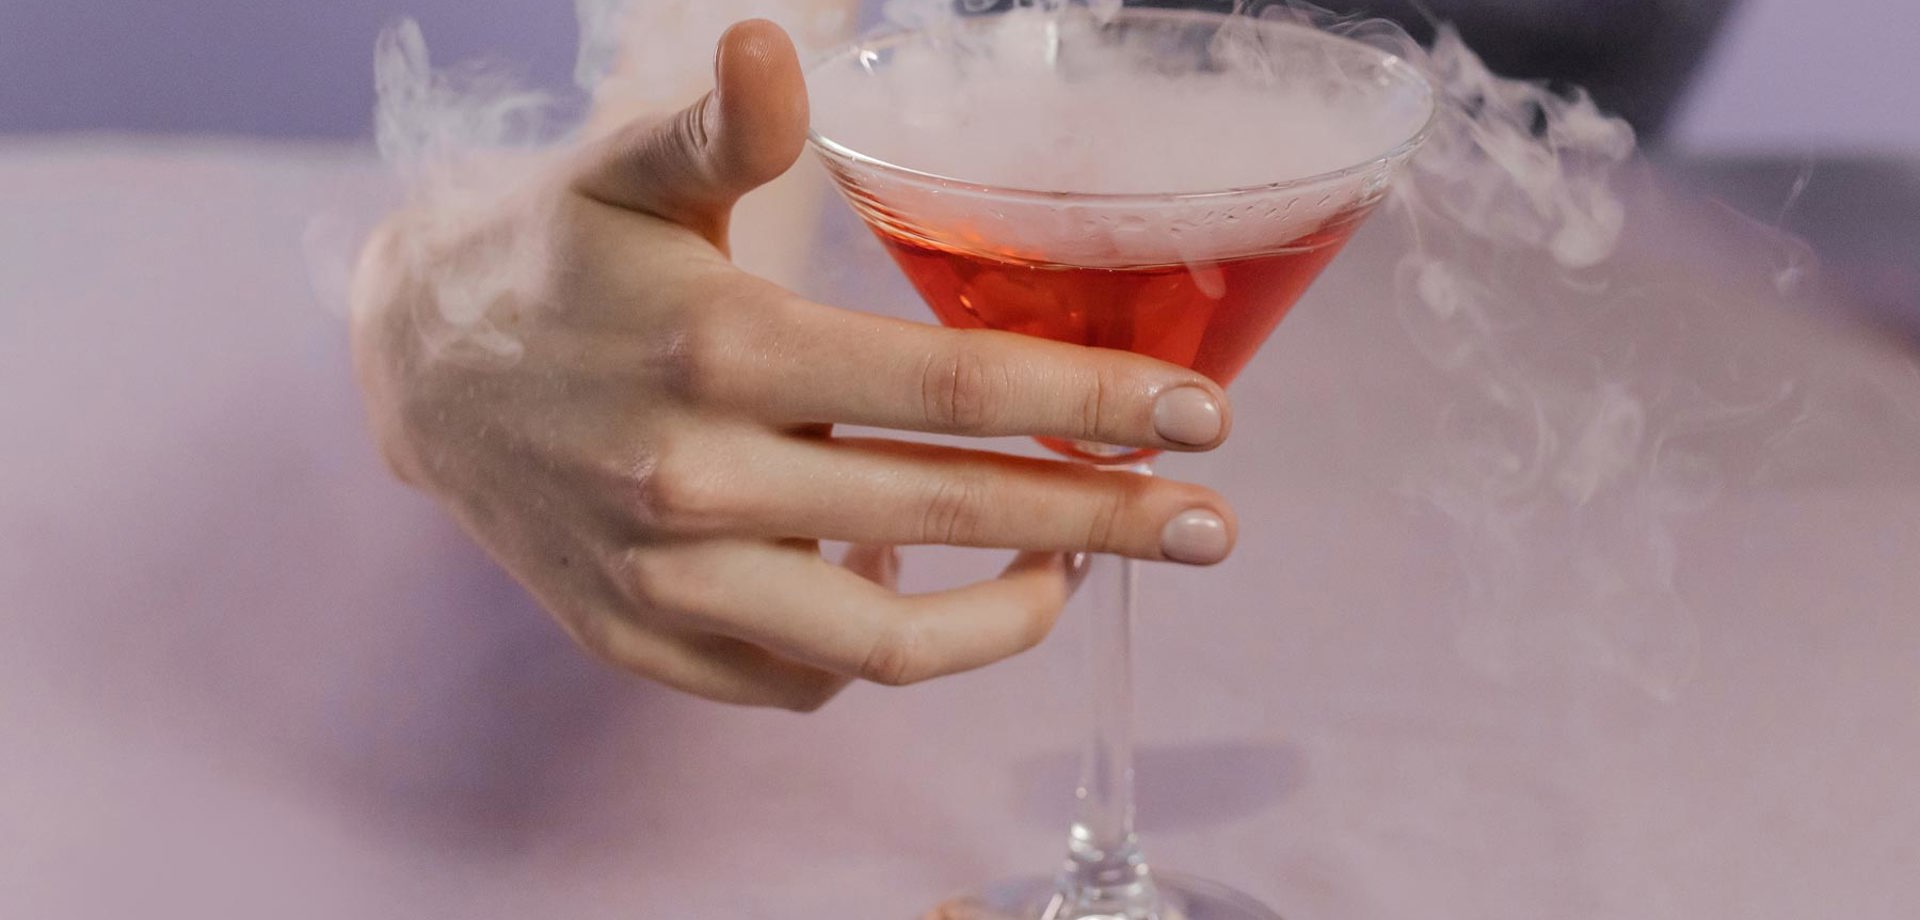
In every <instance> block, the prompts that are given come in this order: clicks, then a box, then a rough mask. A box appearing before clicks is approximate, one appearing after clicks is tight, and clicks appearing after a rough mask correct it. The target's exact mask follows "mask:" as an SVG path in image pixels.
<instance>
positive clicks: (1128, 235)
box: [808, 7, 1436, 920]
mask: <svg viewBox="0 0 1920 920" xmlns="http://www.w3.org/2000/svg"><path fill="white" fill-rule="evenodd" d="M808 80H809V83H810V85H811V87H812V92H813V94H814V98H815V106H814V112H815V118H814V131H813V134H812V145H813V147H814V149H815V151H816V152H817V153H818V154H819V156H820V157H821V158H822V160H824V162H825V163H826V166H827V168H828V170H829V172H830V173H831V174H832V176H833V178H834V180H835V182H836V184H837V186H838V187H839V189H840V191H841V192H842V193H843V194H844V196H845V197H846V199H847V201H848V202H849V203H850V204H851V205H852V206H853V208H854V210H855V211H856V212H858V213H859V215H860V216H861V217H862V218H863V219H864V220H865V221H866V223H867V225H868V226H869V228H870V229H872V231H873V232H874V234H875V235H876V236H877V237H878V238H879V239H880V241H881V242H882V243H883V244H884V245H885V246H886V248H887V250H888V251H889V252H890V253H891V254H892V256H893V258H894V260H895V261H896V262H897V263H898V264H899V265H900V267H901V269H902V270H903V271H904V272H905V273H906V275H907V276H908V277H909V278H910V279H911V280H912V282H913V283H914V285H915V286H916V287H917V288H918V289H919V291H920V293H921V295H922V296H923V297H924V298H925V299H926V301H927V303H928V305H929V306H931V307H932V309H933V311H934V313H935V314H936V315H938V316H939V318H940V320H941V321H942V322H944V323H946V324H947V325H950V326H956V327H965V328H990V329H999V330H1005V331H1013V332H1020V333H1026V334H1030V335H1035V336H1041V337H1044V338H1048V339H1054V340H1057V341H1064V342H1071V343H1074V344H1079V345H1086V346H1094V347H1101V348H1113V349H1123V350H1127V351H1133V352H1138V353H1141V354H1145V355H1150V356H1152V357H1155V358H1160V359H1162V360H1165V361H1169V362H1173V363H1175V364H1180V365H1184V366H1187V367H1190V368H1193V369H1195V370H1197V371H1200V372H1201V373H1204V374H1206V375H1208V376H1209V377H1211V378H1212V379H1214V380H1215V381H1217V382H1219V383H1220V384H1221V385H1223V386H1224V385H1226V384H1228V383H1230V382H1231V381H1232V380H1233V378H1234V376H1235V375H1237V374H1238V373H1239V371H1240V370H1241V368H1242V367H1244V366H1245V364H1246V363H1247V361H1248V360H1249V359H1250V358H1251V357H1252V356H1253V354H1254V352H1255V351H1256V350H1258V348H1259V347H1260V345H1261V343H1262V342H1263V341H1265V339H1266V338H1267V335H1268V334H1269V333H1270V332H1272V331H1273V329H1274V327H1275V326H1276V325H1278V323H1279V322H1280V320H1281V318H1282V317H1283V316H1284V315H1285V314H1286V312H1287V311H1288V309H1289V308H1291V307H1292V306H1293V304H1294V302H1295V301H1297V300H1298V299H1299V298H1300V295H1301V294H1303V293H1304V292H1305V290H1306V289H1307V287H1308V285H1309V284H1311V283H1312V281H1313V280H1314V279H1315V278H1316V277H1317V276H1318V275H1319V274H1320V272H1321V270H1322V269H1323V268H1325V267H1326V265H1327V263H1328V262H1330V261H1331V260H1332V259H1333V257H1334V256H1335V255H1336V254H1337V253H1338V252H1339V250H1340V248H1341V247H1342V246H1343V245H1344V244H1345V243H1346V241H1347V239H1348V238H1349V237H1350V236H1351V235H1352V234H1353V233H1354V231H1355V230H1356V229H1357V228H1358V227H1359V226H1360V224H1361V222H1362V221H1363V220H1364V219H1365V218H1366V216H1367V215H1368V214H1369V212H1371V211H1372V210H1373V209H1374V208H1375V206H1376V205H1378V204H1379V203H1380V202H1381V201H1382V199H1383V198H1384V197H1385V195H1386V193H1387V190H1388V187H1389V184H1390V183H1391V181H1392V179H1393V178H1394V176H1395V175H1396V173H1397V172H1398V171H1399V169H1400V168H1401V167H1402V166H1403V165H1404V163H1405V161H1406V160H1407V159H1409V158H1410V157H1411V156H1412V155H1413V154H1414V152H1415V150H1416V149H1417V148H1418V147H1419V146H1420V144H1421V142H1422V141H1423V140H1424V139H1425V137H1426V135H1427V132H1428V130H1429V126H1430V124H1431V122H1432V118H1433V115H1434V112H1435V111H1436V103H1435V99H1434V94H1433V90H1432V87H1431V85H1430V84H1429V83H1428V82H1427V81H1426V80H1425V79H1424V78H1423V76H1422V75H1421V74H1420V73H1419V72H1418V71H1417V70H1416V69H1415V68H1414V67H1413V66H1411V65H1410V64H1408V63H1407V62H1406V61H1405V60H1403V59H1401V58H1400V57H1398V56H1396V55H1394V54H1393V53H1391V52H1390V51H1387V50H1384V49H1382V48H1378V47H1375V46H1373V45H1370V44H1367V43H1366V42H1364V41H1360V40H1356V39H1355V38H1353V37H1349V36H1344V35H1339V34H1335V33H1332V32H1329V31H1324V30H1322V29H1320V28H1317V27H1315V26H1313V25H1311V24H1308V23H1306V22H1303V21H1284V20H1268V19H1248V18H1245V17H1233V16H1226V15H1222V14H1210V13H1197V12H1174V11H1166V10H1148V9H1124V10H1118V11H1112V10H1109V11H1108V12H1107V13H1106V14H1105V15H1099V14H1097V13H1096V12H1094V11H1093V10H1089V9H1084V8H1076V7H1067V8H1065V9H1058V8H1056V9H1054V10H1052V11H1049V12H1044V13H1041V12H1037V11H1032V10H1028V11H1024V12H1016V13H1006V14H999V15H992V16H980V17H961V18H949V19H945V20H942V21H940V22H938V23H936V24H933V25H929V26H925V27H921V28H913V29H895V30H892V31H883V32H879V33H875V34H872V35H869V36H867V37H866V38H863V39H862V40H860V41H859V42H857V43H856V44H855V45H854V46H853V47H851V48H848V49H845V50H843V51H840V52H838V53H835V54H833V55H831V56H829V57H828V58H826V59H825V60H824V62H823V63H821V64H819V65H817V66H816V67H814V68H813V69H812V70H811V71H810V72H809V75H808ZM1121 85H1125V86H1126V87H1128V89H1127V90H1126V91H1127V92H1133V91H1134V90H1133V89H1132V88H1133V87H1136V86H1137V87H1138V88H1139V92H1141V93H1143V94H1151V93H1156V92H1160V91H1163V90H1164V91H1166V92H1171V93H1176V94H1178V93H1201V94H1206V93H1212V94H1213V95H1212V97H1211V98H1210V100H1209V101H1210V104H1215V105H1218V104H1231V102H1232V100H1235V99H1245V100H1258V101H1260V102H1262V103H1264V102H1267V101H1273V102H1275V103H1278V102H1279V101H1280V100H1282V99H1283V98H1284V99H1286V100H1289V101H1288V103H1287V104H1288V105H1295V106H1305V108H1296V109H1294V111H1298V112H1302V113H1306V112H1309V111H1311V112H1313V113H1316V114H1315V116H1314V117H1313V118H1303V119H1302V120H1301V121H1300V123H1299V124H1298V125H1297V126H1296V127H1298V129H1299V130H1300V131H1301V132H1308V133H1307V134H1303V135H1301V136H1299V137H1298V138H1297V143H1298V144H1300V145H1305V146H1308V147H1310V146H1312V145H1314V144H1315V143H1317V142H1318V139H1316V138H1315V137H1313V136H1311V134H1310V132H1312V131H1314V130H1315V127H1314V126H1315V125H1316V124H1318V125H1322V126H1325V125H1328V124H1338V125H1340V126H1342V128H1343V133H1345V134H1347V135H1349V138H1348V140H1349V141H1353V140H1354V139H1355V138H1358V139H1359V141H1358V142H1357V143H1348V144H1346V146H1345V148H1344V149H1336V150H1331V151H1325V150H1323V151H1321V155H1320V159H1319V160H1318V161H1317V162H1316V161H1315V160H1314V158H1313V157H1311V156H1308V157H1299V156H1288V155H1287V154H1288V150H1287V147H1286V144H1287V143H1288V142H1287V140H1286V129H1287V127H1288V126H1287V125H1285V124H1272V125H1267V126H1265V129H1264V130H1248V131H1237V130H1236V131H1229V132H1226V133H1225V134H1223V135H1222V136H1223V137H1224V138H1225V140H1224V141H1223V142H1222V144H1223V145H1222V146H1221V147H1219V148H1216V149H1215V150H1214V151H1210V152H1208V153H1207V156H1208V158H1209V160H1210V158H1211V154H1212V153H1218V154H1220V158H1221V163H1213V162H1211V161H1209V162H1205V163H1202V162H1196V161H1195V158H1194V156H1193V154H1192V153H1191V152H1189V153H1188V154H1187V159H1186V160H1185V161H1184V163H1183V162H1182V161H1181V159H1180V154H1179V153H1178V151H1177V150H1176V151H1175V153H1174V154H1173V155H1172V158H1171V159H1169V160H1168V162H1167V164H1166V169H1164V170H1162V171H1161V172H1160V173H1159V174H1157V175H1156V174H1154V173H1153V170H1152V169H1147V170H1145V171H1144V172H1143V171H1142V169H1141V168H1140V165H1141V163H1147V164H1148V165H1149V166H1151V162H1152V157H1144V158H1143V157H1141V156H1134V157H1131V158H1127V157H1116V156H1114V155H1113V148H1112V147H1111V146H1110V144H1111V143H1134V144H1139V143H1143V142H1151V141H1150V138H1151V136H1152V134H1153V132H1163V133H1162V134H1161V135H1160V136H1162V137H1166V138H1179V137H1181V136H1182V135H1179V134H1178V133H1177V132H1181V131H1182V130H1183V125H1182V123H1181V120H1180V118H1178V117H1169V116H1177V115H1178V112H1179V111H1180V109H1179V107H1178V106H1173V107H1169V106H1168V105H1166V104H1165V103H1166V101H1167V100H1166V99H1164V98H1163V99H1161V100H1160V102H1159V103H1157V104H1150V102H1149V101H1148V100H1146V99H1144V98H1142V100H1141V101H1140V102H1139V105H1141V106H1142V107H1143V109H1153V111H1142V113H1141V117H1142V118H1147V119H1149V120H1151V121H1152V122H1153V124H1151V125H1148V126H1146V130H1145V131H1144V133H1143V126H1142V125H1140V124H1137V123H1129V122H1128V121H1127V120H1126V119H1125V118H1114V117H1106V118H1083V119H1081V120H1080V122H1076V123H1075V130H1074V131H1072V132H1067V133H1061V134H1056V135H1054V136H1051V137H1049V138H1047V139H1045V140H1044V141H1042V140H1039V139H1038V135H1039V134H1045V133H1047V132H1044V131H1040V132H1035V136H1034V137H1032V138H1029V137H1023V136H1020V135H1019V134H1017V133H1016V134H1012V135H1010V136H1003V137H997V138H991V139H984V138H981V137H979V136H976V135H970V134H969V133H968V132H972V131H978V130H980V129H981V127H982V125H983V123H984V122H983V120H982V119H981V118H979V117H977V116H979V115H980V114H981V113H982V112H983V111H985V110H984V109H982V108H981V107H991V106H996V105H1019V106H1026V107H1028V109H1030V110H1032V112H1037V113H1038V114H1039V115H1041V116H1044V115H1045V114H1046V111H1045V107H1046V106H1047V105H1065V106H1068V107H1072V106H1074V105H1077V102H1076V100H1077V99H1078V98H1080V97H1081V96H1084V98H1086V99H1087V100H1088V104H1089V105H1092V104H1093V100H1094V99H1095V97H1096V96H1099V97H1101V99H1100V103H1099V104H1101V105H1104V106H1106V107H1108V108H1109V109H1113V108H1114V107H1115V106H1119V107H1120V109H1121V111H1120V112H1119V113H1118V114H1122V115H1124V114H1125V112H1124V109H1125V108H1126V107H1127V106H1129V105H1130V104H1131V103H1129V102H1128V101H1127V100H1126V99H1125V98H1119V99H1116V98H1115V96H1114V94H1115V91H1116V87H1118V86H1121ZM933 87H943V88H944V90H943V91H941V92H935V91H932V90H931V89H930V88H933ZM943 93H944V94H943ZM1103 93H1104V96H1103V95H1102V94H1103ZM1249 94H1255V95H1249ZM1257 94H1271V97H1269V96H1266V95H1257ZM1196 98H1197V97H1196ZM1049 100H1051V101H1049ZM1223 100H1225V102H1224V103H1223ZM1036 106H1037V107H1038V108H1036ZM1156 106H1157V107H1156ZM1316 106H1318V108H1315V107H1316ZM1287 111H1289V109H1288V108H1287V106H1279V107H1278V108H1272V107H1265V106H1254V107H1252V109H1250V110H1249V111H1247V112H1246V113H1245V117H1246V118H1248V119H1259V118H1276V117H1280V116H1284V115H1285V113H1286V112H1287ZM1075 112H1078V110H1075ZM1030 114H1031V113H1030ZM1061 114H1063V116H1064V115H1066V114H1073V113H1069V112H1066V111H1063V112H1062V113H1061ZM1079 114H1084V113H1079ZM1108 114H1109V115H1112V114H1115V113H1113V112H1109V113H1108ZM1218 114H1219V113H1217V112H1216V113H1215V117H1216V120H1217V117H1218ZM1196 117H1197V116H1196ZM1329 117H1332V118H1335V119H1338V121H1337V122H1329V121H1328V120H1327V119H1328V118H1329ZM985 121H991V119H987V120H985ZM1036 124H1039V122H1036ZM1354 126H1359V127H1357V128H1355V130H1352V131H1345V130H1344V129H1346V128H1350V127H1354ZM1216 127H1218V126H1216ZM1255 127H1258V126H1255ZM915 132H919V137H918V141H920V142H921V143H919V144H918V145H917V147H916V144H915V143H914V141H915V140H916V138H915V137H914V133H915ZM942 132H949V133H950V135H951V140H952V141H953V143H952V144H951V145H941V144H938V143H933V144H929V143H925V141H928V140H929V139H932V140H935V141H937V140H938V139H939V138H940V137H941V135H942ZM1108 132H1111V136H1105V135H1107V134H1108ZM1087 135H1092V136H1087ZM1143 138H1146V139H1147V140H1143ZM1029 140H1032V141H1033V143H1032V144H1031V145H1028V143H1027V142H1028V141H1029ZM983 141H986V142H984V143H983ZM1229 143H1241V144H1251V145H1256V146H1255V147H1254V148H1253V149H1239V150H1228V149H1225V146H1224V145H1225V144H1229ZM1263 144H1264V145H1272V146H1270V147H1269V149H1264V150H1263V149H1260V148H1259V147H1258V145H1263ZM1170 146H1172V147H1175V148H1177V147H1178V145H1177V144H1172V145H1170ZM1336 146H1338V145H1336ZM943 148H944V149H943ZM969 150H971V151H972V153H971V154H970V153H968V151H969ZM1135 152H1140V151H1137V150H1136V151H1135ZM1249 155H1251V156H1252V159H1249ZM1329 156H1331V157H1332V158H1331V159H1329V158H1328V157H1329ZM969 157H971V159H969ZM1119 160H1128V161H1129V162H1130V163H1131V166H1130V167H1129V168H1128V169H1125V170H1121V172H1127V173H1128V174H1127V175H1114V176H1106V177H1101V176H1100V175H1099V172H1100V170H1101V169H1102V168H1103V167H1105V166H1108V165H1112V164H1113V163H1115V162H1117V161H1119ZM1222 163H1224V164H1225V165H1224V166H1223V165H1222ZM1235 163H1238V164H1239V165H1238V166H1235V165H1234V164H1235ZM1249 163H1251V164H1254V165H1253V168H1254V169H1258V170H1270V172H1261V173H1260V174H1259V175H1258V176H1256V177H1253V178H1251V179H1247V178H1246V177H1247V176H1249V175H1250V174H1249V173H1248V172H1247V171H1246V170H1247V168H1248V167H1247V164H1249ZM1082 164H1083V165H1082ZM1269 164H1270V165H1269ZM1302 164H1308V165H1310V166H1311V167H1312V168H1307V167H1305V166H1303V165H1302ZM1083 167H1084V168H1083ZM1235 169H1238V170H1239V172H1238V173H1235V171H1234V170H1235ZM1220 175H1225V176H1235V175H1238V176H1240V177H1242V178H1241V179H1240V180H1239V181H1232V182H1231V184H1228V185H1225V186H1222V187H1207V186H1206V185H1205V183H1206V182H1207V181H1209V177H1212V176H1220ZM1083 179H1084V180H1085V181H1082V180H1083ZM1042 443H1043V444H1045V445H1046V446H1047V447H1049V448H1051V449H1053V450H1055V451H1057V452H1059V453H1061V454H1064V455H1066V456H1068V457H1071V458H1074V459H1076V460H1079V461H1083V462H1087V463H1092V464H1096V465H1098V466H1101V467H1103V468H1107V469H1113V470H1128V471H1131V472H1134V473H1138V474H1143V475H1144V474H1148V473H1149V472H1150V470H1149V466H1148V464H1149V462H1150V461H1151V459H1152V457H1153V452H1151V451H1143V450H1136V449H1129V448H1122V447H1112V446H1108V445H1101V444H1090V443H1084V442H1068V441H1060V440H1052V439H1042ZM1099 567H1100V568H1103V569H1112V570H1117V571H1112V572H1106V573H1094V575H1093V577H1096V578H1101V577H1107V578H1114V577H1117V581H1118V594H1117V601H1118V602H1117V603H1113V604H1111V605H1110V606H1111V609H1108V610H1104V611H1101V612H1100V614H1099V615H1098V616H1097V619H1096V622H1095V623H1093V624H1092V625H1091V628H1090V629H1091V633H1092V636H1093V639H1092V663H1091V670H1090V673H1089V681H1088V682H1089V684H1090V689H1091V691H1092V693H1093V707H1092V710H1093V711H1092V716H1091V721H1092V726H1091V728H1092V731H1091V733H1090V741H1089V743H1088V746H1087V748H1086V753H1085V760H1084V763H1083V770H1082V774H1081V782H1080V788H1079V790H1078V805H1077V812H1076V817H1075V819H1074V821H1073V824H1072V826H1071V828H1070V832H1069V837H1068V858H1067V861H1066V866H1065V868H1064V869H1063V870H1062V871H1061V872H1060V873H1059V874H1058V875H1057V876H1056V877H1054V878H1051V879H1047V878H1040V879H1033V880H1022V881H1015V882H1008V883H1003V884H1000V885H996V886H992V887H990V888H987V889H985V890H983V891H982V892H980V893H978V894H975V895H969V896H966V897H963V898H959V899H956V900H953V901H950V902H948V903H947V904H945V905H943V906H941V907H939V908H936V909H935V910H934V911H933V913H931V914H929V917H931V918H943V920H944V918H952V920H960V918H1017V920H1095V918H1099V920H1260V918H1274V917H1275V916H1276V915H1275V914H1274V913H1272V912H1271V911H1269V910H1268V909H1266V908H1265V907H1262V906H1261V905H1260V904H1259V903H1258V902H1256V901H1255V900H1253V899H1252V898H1249V897H1247V896H1245V895H1243V894H1240V893H1238V892H1234V891H1232V890H1229V889H1227V888H1224V887H1221V886H1218V885H1215V884H1212V883H1208V882H1203V881H1199V880H1196V879H1190V878H1187V877H1183V876H1176V875H1172V874H1167V873H1161V872H1156V871H1152V870H1150V869H1149V868H1148V865H1147V863H1146V861H1145V860H1144V859H1143V858H1142V856H1141V853H1140V849H1139V846H1138V843H1137V840H1136V837H1135V834H1134V828H1133V818H1134V806H1133V767H1132V753H1133V752H1132V734H1131V719H1132V695H1131V694H1132V686H1131V655H1132V649H1131V630H1132V617H1133V608H1134V594H1135V592H1134V588H1135V584H1136V581H1137V572H1136V569H1135V564H1134V563H1133V562H1132V561H1130V560H1112V561H1101V562H1100V563H1099Z"/></svg>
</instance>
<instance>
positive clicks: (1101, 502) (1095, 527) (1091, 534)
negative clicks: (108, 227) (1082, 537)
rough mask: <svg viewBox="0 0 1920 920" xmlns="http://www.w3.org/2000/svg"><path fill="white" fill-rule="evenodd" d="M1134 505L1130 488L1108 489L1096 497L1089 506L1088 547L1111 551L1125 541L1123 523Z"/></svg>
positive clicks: (1099, 550)
mask: <svg viewBox="0 0 1920 920" xmlns="http://www.w3.org/2000/svg"><path fill="white" fill-rule="evenodd" d="M1132 507H1133V496H1132V494H1131V492H1130V490H1128V489H1124V488H1121V489H1107V490H1104V491H1102V492H1101V493H1100V494H1098V495H1097V496H1095V497H1094V500H1093V502H1092V504H1091V505H1089V506H1088V508H1087V519H1086V528H1087V529H1086V548H1087V549H1089V550H1093V551H1096V552H1111V551H1113V550H1115V549H1117V548H1119V544H1120V543H1121V542H1123V537H1124V534H1123V532H1122V525H1123V524H1124V523H1125V521H1126V520H1127V516H1128V512H1129V511H1130V510H1131V509H1132Z"/></svg>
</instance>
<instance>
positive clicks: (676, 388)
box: [661, 303, 738, 402]
mask: <svg viewBox="0 0 1920 920" xmlns="http://www.w3.org/2000/svg"><path fill="white" fill-rule="evenodd" d="M718 306H719V305H717V304H713V303H691V304H688V305H687V306H686V307H685V308H684V309H683V310H682V311H681V316H680V317H679V319H678V321H677V322H675V323H673V325H672V328H671V329H670V331H669V332H668V333H667V334H666V335H665V336H664V337H663V341H664V343H665V344H664V347H663V348H662V352H661V353H662V359H663V364H664V365H665V371H666V373H665V376H666V379H667V384H668V387H669V388H670V389H671V390H672V391H673V392H674V393H676V394H678V395H679V396H680V397H681V398H682V399H685V400H688V401H690V402H712V401H715V400H717V399H719V398H720V397H721V396H722V395H723V393H724V390H723V389H722V387H723V386H724V385H725V383H726V382H727V380H728V379H729V378H730V376H731V371H732V366H733V363H734V357H735V353H736V350H737V347H738V346H737V345H736V343H735V342H734V336H733V335H732V332H731V330H730V329H729V328H728V327H727V323H726V313H725V312H724V311H722V310H720V309H717V307H718Z"/></svg>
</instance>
